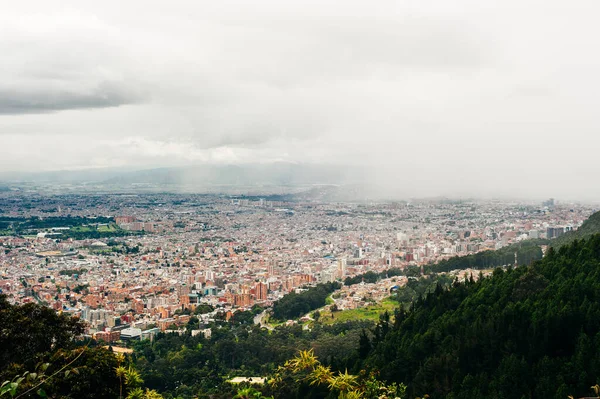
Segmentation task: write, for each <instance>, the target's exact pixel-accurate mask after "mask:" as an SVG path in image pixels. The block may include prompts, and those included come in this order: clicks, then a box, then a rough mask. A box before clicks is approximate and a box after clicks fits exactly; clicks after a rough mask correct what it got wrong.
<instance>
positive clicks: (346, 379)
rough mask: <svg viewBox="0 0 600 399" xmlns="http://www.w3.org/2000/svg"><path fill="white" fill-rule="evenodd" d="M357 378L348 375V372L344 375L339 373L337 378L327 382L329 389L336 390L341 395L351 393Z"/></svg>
mask: <svg viewBox="0 0 600 399" xmlns="http://www.w3.org/2000/svg"><path fill="white" fill-rule="evenodd" d="M357 380H358V377H356V376H355V375H352V374H348V370H346V371H345V372H344V373H342V372H341V371H340V372H339V373H338V375H337V376H334V377H332V378H331V380H330V381H329V389H337V390H338V391H340V392H342V393H347V392H350V391H352V390H353V389H354V388H356V386H357Z"/></svg>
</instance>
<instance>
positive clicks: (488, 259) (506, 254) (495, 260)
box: [425, 240, 548, 273]
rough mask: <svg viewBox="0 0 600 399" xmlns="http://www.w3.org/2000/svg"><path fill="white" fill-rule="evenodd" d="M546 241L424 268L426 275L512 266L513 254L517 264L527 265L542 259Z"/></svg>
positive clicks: (442, 262) (441, 262)
mask: <svg viewBox="0 0 600 399" xmlns="http://www.w3.org/2000/svg"><path fill="white" fill-rule="evenodd" d="M547 243H548V240H525V241H521V242H519V243H516V244H512V245H509V246H507V247H504V248H501V249H498V250H496V251H483V252H478V253H476V254H473V255H467V256H456V257H453V258H450V259H445V260H442V261H440V262H437V263H435V264H431V265H428V266H426V267H425V271H426V272H428V273H442V272H449V271H451V270H457V269H490V268H495V267H499V266H506V265H514V263H515V253H516V254H517V263H518V264H520V265H528V264H530V263H531V262H533V261H535V260H540V259H542V256H543V254H542V249H541V248H540V245H543V244H547Z"/></svg>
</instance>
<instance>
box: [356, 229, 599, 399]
mask: <svg viewBox="0 0 600 399" xmlns="http://www.w3.org/2000/svg"><path fill="white" fill-rule="evenodd" d="M382 327H385V331H384V330H383V329H382ZM378 328H379V330H380V331H381V332H382V334H381V337H382V338H381V339H377V340H375V339H373V340H372V341H371V342H370V345H369V346H371V347H372V348H373V349H371V350H370V352H369V355H368V356H366V359H365V361H364V362H363V363H362V367H366V368H372V369H377V370H380V372H381V377H382V378H383V379H385V380H387V381H396V382H405V383H407V384H408V389H409V393H411V394H413V395H416V394H419V393H422V392H427V393H429V394H431V395H432V397H436V398H444V397H445V398H453V399H454V398H457V399H458V398H465V399H466V398H506V399H510V398H514V399H521V398H522V397H527V398H557V399H559V398H560V399H564V398H566V397H567V395H569V394H575V395H576V397H579V396H585V394H587V393H588V392H589V387H590V386H592V385H594V384H595V383H596V381H597V378H598V376H600V235H596V236H593V237H592V238H590V239H589V240H588V241H585V242H581V241H576V242H573V243H572V244H571V245H569V246H565V247H561V249H560V250H558V251H555V250H553V249H550V250H549V252H548V254H547V255H546V257H544V259H543V260H541V261H539V262H535V263H534V264H532V265H531V266H529V267H519V268H516V269H512V270H507V271H502V270H501V269H496V270H495V271H494V273H493V275H492V276H491V277H490V278H486V279H482V280H481V281H478V282H473V281H467V282H466V283H464V284H458V283H455V284H454V286H453V287H452V288H451V289H448V290H445V289H442V288H439V289H437V290H435V291H434V292H433V293H432V294H430V295H429V296H427V297H426V298H425V299H422V300H418V301H417V302H416V303H415V304H414V305H413V306H412V309H411V310H410V311H409V312H408V313H405V312H404V311H402V310H401V311H399V312H397V314H396V318H395V322H394V324H393V325H391V326H390V325H389V324H388V323H386V325H385V326H381V325H379V326H378Z"/></svg>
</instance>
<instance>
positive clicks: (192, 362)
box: [134, 321, 373, 399]
mask: <svg viewBox="0 0 600 399" xmlns="http://www.w3.org/2000/svg"><path fill="white" fill-rule="evenodd" d="M372 326H373V323H372V322H364V321H362V322H359V321H355V322H347V323H338V324H335V325H331V326H322V325H318V324H317V325H315V326H314V327H313V328H312V330H305V329H303V327H302V326H301V325H295V326H290V327H286V326H280V327H277V328H275V329H274V330H273V331H268V330H267V329H264V328H263V329H261V328H260V327H258V326H255V325H251V326H249V325H247V324H225V323H223V324H221V325H214V326H213V327H212V337H211V339H205V338H203V337H202V336H201V335H197V336H195V337H192V336H191V335H187V334H186V335H182V336H180V335H177V334H159V335H158V336H157V337H156V339H155V340H154V342H150V341H142V342H136V343H135V345H134V350H135V358H136V364H135V365H136V368H137V369H138V370H140V372H141V376H142V378H143V379H144V381H145V383H146V385H147V386H148V387H149V388H151V389H156V390H158V391H159V392H161V393H163V395H164V396H165V398H174V397H181V398H193V397H196V396H198V397H200V398H208V397H210V398H223V399H224V398H231V397H232V396H233V395H234V394H235V393H234V392H235V391H233V388H232V387H231V386H228V384H226V383H225V381H226V380H228V379H230V378H231V377H234V376H246V377H252V376H254V377H257V376H266V375H269V374H271V373H273V372H274V371H275V370H276V369H277V367H278V366H279V365H281V364H284V363H285V362H286V361H287V360H288V359H290V358H292V357H293V356H294V355H295V354H296V353H297V351H298V350H300V349H301V350H308V349H314V352H315V354H316V355H318V356H319V358H320V359H322V361H323V362H326V364H327V365H330V366H331V367H332V369H333V370H335V371H343V370H345V369H346V368H348V369H352V367H353V366H354V365H355V364H356V362H357V361H358V350H357V348H358V347H359V340H360V336H361V334H362V332H363V330H364V329H369V328H371V327H372ZM299 398H302V396H300V397H299Z"/></svg>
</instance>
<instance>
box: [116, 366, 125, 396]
mask: <svg viewBox="0 0 600 399" xmlns="http://www.w3.org/2000/svg"><path fill="white" fill-rule="evenodd" d="M115 372H116V374H117V377H119V398H120V399H122V398H123V378H124V377H125V373H127V369H126V368H125V367H123V366H118V367H115Z"/></svg>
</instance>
